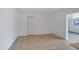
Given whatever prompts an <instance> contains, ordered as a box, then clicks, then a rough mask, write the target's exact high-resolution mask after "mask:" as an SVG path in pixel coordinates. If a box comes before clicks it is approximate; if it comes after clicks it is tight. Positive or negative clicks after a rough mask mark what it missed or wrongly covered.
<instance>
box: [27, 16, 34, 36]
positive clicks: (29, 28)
mask: <svg viewBox="0 0 79 59" xmlns="http://www.w3.org/2000/svg"><path fill="white" fill-rule="evenodd" d="M27 32H28V35H30V34H34V33H35V16H27Z"/></svg>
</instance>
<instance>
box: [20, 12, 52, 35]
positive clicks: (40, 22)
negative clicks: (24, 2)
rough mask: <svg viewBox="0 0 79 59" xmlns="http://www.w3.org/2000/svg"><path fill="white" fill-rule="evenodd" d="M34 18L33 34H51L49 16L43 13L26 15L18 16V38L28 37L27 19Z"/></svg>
mask: <svg viewBox="0 0 79 59" xmlns="http://www.w3.org/2000/svg"><path fill="white" fill-rule="evenodd" d="M28 16H34V17H35V26H34V28H35V31H34V32H33V34H48V33H51V31H50V28H51V25H50V20H51V19H50V15H49V14H43V13H27V14H22V13H20V14H19V23H20V25H19V36H23V35H28V30H29V29H28V24H27V23H28V22H27V17H28Z"/></svg>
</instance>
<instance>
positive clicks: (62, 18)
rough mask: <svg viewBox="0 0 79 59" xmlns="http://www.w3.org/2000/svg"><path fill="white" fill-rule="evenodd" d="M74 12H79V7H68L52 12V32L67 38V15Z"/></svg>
mask: <svg viewBox="0 0 79 59" xmlns="http://www.w3.org/2000/svg"><path fill="white" fill-rule="evenodd" d="M74 12H79V9H75V8H74V9H66V10H64V11H59V12H56V13H54V14H53V13H52V14H51V17H53V18H52V33H54V34H56V35H58V36H60V37H62V38H64V39H66V15H67V14H70V13H74Z"/></svg>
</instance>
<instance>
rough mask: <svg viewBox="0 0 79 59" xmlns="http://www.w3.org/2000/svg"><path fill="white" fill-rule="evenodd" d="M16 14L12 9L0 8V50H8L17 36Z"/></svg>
mask: <svg viewBox="0 0 79 59" xmlns="http://www.w3.org/2000/svg"><path fill="white" fill-rule="evenodd" d="M16 19H17V13H16V11H15V10H14V9H12V8H0V50H4V49H8V48H9V47H10V46H11V44H12V43H13V42H14V40H15V38H16V36H17V31H16V30H17V29H16Z"/></svg>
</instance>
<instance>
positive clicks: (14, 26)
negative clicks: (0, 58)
mask: <svg viewBox="0 0 79 59" xmlns="http://www.w3.org/2000/svg"><path fill="white" fill-rule="evenodd" d="M77 12H79V9H78V8H0V50H77V48H75V47H74V46H72V44H73V42H72V41H71V39H72V38H68V32H69V31H68V29H69V28H68V25H69V22H68V20H69V19H68V15H70V14H72V13H77ZM78 15H79V14H78ZM77 19H79V18H77ZM76 26H77V27H78V26H79V24H78V25H76ZM78 32H79V30H78ZM72 37H73V36H72ZM75 40H76V38H75V39H74V42H75ZM77 42H79V40H78V39H77ZM78 45H79V44H78Z"/></svg>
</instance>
